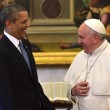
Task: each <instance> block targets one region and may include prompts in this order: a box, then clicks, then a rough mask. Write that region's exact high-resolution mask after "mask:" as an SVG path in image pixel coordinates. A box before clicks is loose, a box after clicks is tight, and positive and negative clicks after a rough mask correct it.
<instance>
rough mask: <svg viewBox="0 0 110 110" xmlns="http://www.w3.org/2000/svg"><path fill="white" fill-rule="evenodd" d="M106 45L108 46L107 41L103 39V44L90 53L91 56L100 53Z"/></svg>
mask: <svg viewBox="0 0 110 110" xmlns="http://www.w3.org/2000/svg"><path fill="white" fill-rule="evenodd" d="M107 44H108V41H107V40H106V39H105V40H104V42H103V43H102V44H101V46H100V47H98V48H97V49H96V50H94V51H93V52H92V55H95V54H98V53H100V52H102V51H103V50H104V48H106V47H107Z"/></svg>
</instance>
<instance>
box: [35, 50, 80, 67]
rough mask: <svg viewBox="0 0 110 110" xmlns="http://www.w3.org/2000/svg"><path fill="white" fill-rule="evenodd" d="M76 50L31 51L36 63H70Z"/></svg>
mask: <svg viewBox="0 0 110 110" xmlns="http://www.w3.org/2000/svg"><path fill="white" fill-rule="evenodd" d="M77 54H78V52H39V53H33V55H34V59H35V62H36V64H38V65H60V64H71V62H72V61H73V60H74V57H75V56H76V55H77Z"/></svg>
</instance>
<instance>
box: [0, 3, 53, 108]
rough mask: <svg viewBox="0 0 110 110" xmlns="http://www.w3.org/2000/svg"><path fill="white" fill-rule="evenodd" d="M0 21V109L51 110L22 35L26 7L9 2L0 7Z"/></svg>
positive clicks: (26, 42)
mask: <svg viewBox="0 0 110 110" xmlns="http://www.w3.org/2000/svg"><path fill="white" fill-rule="evenodd" d="M0 20H1V21H2V24H3V26H4V35H3V37H2V38H1V40H0V110H54V107H53V106H52V104H51V103H50V101H49V99H48V98H47V97H46V96H45V94H44V92H43V90H42V87H41V85H40V84H39V82H38V78H37V72H36V65H35V62H34V58H33V56H32V51H31V45H30V43H29V42H28V41H27V40H26V39H24V38H23V37H22V36H23V34H24V33H25V31H26V29H27V28H28V26H29V22H28V13H27V11H26V9H25V8H24V7H22V6H21V5H19V4H16V3H11V4H9V5H7V6H6V7H5V8H3V10H2V12H1V15H0ZM19 42H22V44H23V46H24V50H25V52H26V53H27V54H26V55H27V56H28V61H29V66H28V64H27V62H26V60H25V59H24V58H23V55H22V54H23V52H22V50H21V48H20V46H19Z"/></svg>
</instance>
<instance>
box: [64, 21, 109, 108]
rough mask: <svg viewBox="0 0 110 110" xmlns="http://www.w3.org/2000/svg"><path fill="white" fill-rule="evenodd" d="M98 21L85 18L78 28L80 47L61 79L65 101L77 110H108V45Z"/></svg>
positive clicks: (100, 23) (101, 25) (103, 29)
mask: <svg viewBox="0 0 110 110" xmlns="http://www.w3.org/2000/svg"><path fill="white" fill-rule="evenodd" d="M105 33H106V30H105V27H104V25H103V24H102V22H101V21H100V20H98V19H88V20H86V21H84V23H82V24H81V26H80V27H79V29H78V43H79V45H81V46H82V47H83V50H82V51H81V52H79V54H78V55H77V56H76V58H75V59H74V61H73V62H72V64H71V66H70V68H69V70H68V71H67V74H66V75H65V77H64V80H65V82H67V83H68V98H69V99H70V100H71V101H72V102H73V104H78V108H79V110H110V44H109V43H108V41H107V40H106V39H105Z"/></svg>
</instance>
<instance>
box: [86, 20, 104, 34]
mask: <svg viewBox="0 0 110 110" xmlns="http://www.w3.org/2000/svg"><path fill="white" fill-rule="evenodd" d="M84 23H85V24H86V25H87V26H88V27H90V28H91V29H93V30H94V31H96V32H98V33H100V34H104V35H105V34H106V29H105V27H104V25H103V23H102V22H101V21H100V20H99V19H88V20H85V21H84Z"/></svg>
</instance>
